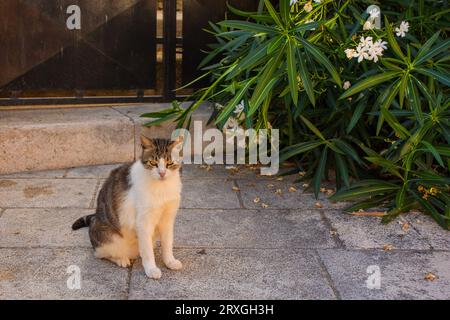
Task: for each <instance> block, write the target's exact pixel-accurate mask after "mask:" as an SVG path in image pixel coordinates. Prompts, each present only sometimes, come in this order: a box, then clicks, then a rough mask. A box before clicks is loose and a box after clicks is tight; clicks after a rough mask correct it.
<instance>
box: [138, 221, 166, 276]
mask: <svg viewBox="0 0 450 320" xmlns="http://www.w3.org/2000/svg"><path fill="white" fill-rule="evenodd" d="M157 215H158V213H156V212H148V213H142V212H141V213H139V214H138V219H137V224H136V231H137V236H138V241H139V254H140V255H141V258H142V265H143V267H144V270H145V274H146V275H147V276H148V277H149V278H152V279H159V278H161V275H162V273H161V270H160V269H159V268H158V267H157V266H156V261H155V253H154V251H153V250H154V248H153V234H154V232H155V229H156V225H157V221H158V219H157V217H156V216H157Z"/></svg>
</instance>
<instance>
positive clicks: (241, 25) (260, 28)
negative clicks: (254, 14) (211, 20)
mask: <svg viewBox="0 0 450 320" xmlns="http://www.w3.org/2000/svg"><path fill="white" fill-rule="evenodd" d="M218 25H220V26H222V27H228V28H234V29H239V30H245V31H250V32H253V33H275V32H277V30H276V29H275V28H273V27H269V26H265V25H262V24H258V23H253V22H248V21H241V20H225V21H221V22H219V23H218Z"/></svg>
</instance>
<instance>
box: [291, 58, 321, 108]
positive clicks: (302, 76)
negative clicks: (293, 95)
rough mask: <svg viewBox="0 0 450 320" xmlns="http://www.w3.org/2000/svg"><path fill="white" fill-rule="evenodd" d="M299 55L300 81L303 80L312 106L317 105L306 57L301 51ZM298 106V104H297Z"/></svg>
mask: <svg viewBox="0 0 450 320" xmlns="http://www.w3.org/2000/svg"><path fill="white" fill-rule="evenodd" d="M297 52H298V55H299V62H300V72H299V73H300V79H302V84H303V87H304V88H305V91H306V94H307V95H308V98H309V101H311V103H312V105H313V106H315V105H316V97H315V95H314V89H313V86H312V82H311V79H310V77H309V72H308V69H307V67H306V64H305V61H304V59H305V57H304V56H303V54H302V52H301V50H297ZM295 104H297V103H295Z"/></svg>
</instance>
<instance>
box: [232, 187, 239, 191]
mask: <svg viewBox="0 0 450 320" xmlns="http://www.w3.org/2000/svg"><path fill="white" fill-rule="evenodd" d="M231 189H232V190H233V191H239V188H238V187H236V186H233V188H231Z"/></svg>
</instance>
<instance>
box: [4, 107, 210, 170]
mask: <svg viewBox="0 0 450 320" xmlns="http://www.w3.org/2000/svg"><path fill="white" fill-rule="evenodd" d="M169 106H170V105H169V104H143V105H133V106H120V107H119V106H116V107H114V106H111V107H92V108H79V107H78V108H64V109H37V110H2V111H0V174H6V173H16V172H23V171H35V170H49V169H64V168H70V167H76V166H86V165H100V164H113V163H121V162H127V161H133V160H134V159H136V158H138V157H139V156H140V153H141V149H140V143H139V135H140V134H141V132H143V133H144V134H145V135H147V136H148V137H151V138H153V137H165V138H169V137H170V134H171V132H172V130H173V129H174V128H175V124H174V123H164V124H162V125H159V126H154V127H150V128H147V127H143V126H142V125H143V124H144V123H145V122H147V121H149V120H151V119H143V118H140V117H139V116H140V115H141V114H143V113H145V112H154V111H157V110H162V109H165V108H168V107H169ZM210 114H211V109H210V107H209V106H208V105H203V106H201V107H200V108H199V109H198V111H196V113H195V114H194V116H193V120H200V121H202V123H203V124H206V122H207V120H208V118H209V116H210Z"/></svg>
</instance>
